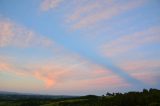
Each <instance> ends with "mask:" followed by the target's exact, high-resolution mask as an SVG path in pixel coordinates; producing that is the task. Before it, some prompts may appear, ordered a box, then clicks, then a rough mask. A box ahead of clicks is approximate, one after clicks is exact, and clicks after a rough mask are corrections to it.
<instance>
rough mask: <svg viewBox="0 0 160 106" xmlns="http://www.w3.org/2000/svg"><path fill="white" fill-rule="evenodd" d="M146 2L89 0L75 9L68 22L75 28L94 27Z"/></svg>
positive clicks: (142, 0) (143, 0)
mask: <svg viewBox="0 0 160 106" xmlns="http://www.w3.org/2000/svg"><path fill="white" fill-rule="evenodd" d="M145 2H146V1H145V0H141V1H128V2H125V3H124V2H117V1H116V2H115V1H111V0H108V1H103V0H102V1H93V2H89V1H88V2H85V3H84V4H83V6H81V7H79V8H76V9H74V11H73V12H72V13H71V15H70V16H69V17H68V18H67V22H68V23H71V28H72V29H74V30H77V29H84V28H87V27H93V26H96V25H97V24H98V23H100V22H104V21H109V20H110V19H112V18H114V17H115V16H117V15H120V14H122V13H125V12H127V11H129V10H132V9H134V8H136V7H139V6H141V5H143V4H144V3H145Z"/></svg>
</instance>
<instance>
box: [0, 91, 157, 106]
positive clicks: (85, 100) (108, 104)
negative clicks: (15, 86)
mask: <svg viewBox="0 0 160 106" xmlns="http://www.w3.org/2000/svg"><path fill="white" fill-rule="evenodd" d="M0 106H160V90H157V89H150V90H146V89H144V90H143V91H142V92H128V93H124V94H122V93H112V94H111V93H107V94H106V95H104V96H94V95H88V96H81V97H73V96H47V95H31V94H30V95H29V94H16V93H13V94H12V93H11V94H10V93H1V94H0Z"/></svg>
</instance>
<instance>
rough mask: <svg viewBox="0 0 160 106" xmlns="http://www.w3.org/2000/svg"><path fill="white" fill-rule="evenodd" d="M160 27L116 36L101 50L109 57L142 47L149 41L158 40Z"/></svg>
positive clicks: (149, 42)
mask: <svg viewBox="0 0 160 106" xmlns="http://www.w3.org/2000/svg"><path fill="white" fill-rule="evenodd" d="M159 34H160V27H158V26H157V27H151V28H148V29H146V30H144V31H139V32H135V33H133V34H130V35H125V36H121V37H118V38H117V39H115V40H113V41H110V42H107V43H106V44H104V45H103V47H102V48H101V50H102V51H103V54H105V55H106V56H109V57H113V56H116V55H120V54H124V53H126V52H128V51H129V50H132V49H134V48H138V47H142V46H145V45H148V44H151V43H156V42H160V36H159Z"/></svg>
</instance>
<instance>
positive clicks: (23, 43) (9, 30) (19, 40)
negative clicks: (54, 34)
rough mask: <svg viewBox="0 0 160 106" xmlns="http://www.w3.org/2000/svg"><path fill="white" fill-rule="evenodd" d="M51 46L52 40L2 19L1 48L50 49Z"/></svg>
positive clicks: (0, 27) (0, 23) (0, 24)
mask: <svg viewBox="0 0 160 106" xmlns="http://www.w3.org/2000/svg"><path fill="white" fill-rule="evenodd" d="M51 45H53V42H52V41H51V40H50V39H48V38H46V37H43V36H41V35H39V34H37V33H35V32H34V31H32V30H30V29H28V28H26V27H24V26H21V25H19V24H16V23H14V22H12V21H11V20H9V19H7V18H0V47H6V46H16V47H31V46H42V47H49V46H51Z"/></svg>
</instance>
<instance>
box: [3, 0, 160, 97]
mask: <svg viewBox="0 0 160 106" xmlns="http://www.w3.org/2000/svg"><path fill="white" fill-rule="evenodd" d="M143 88H158V89H160V1H159V0H0V91H14V92H25V93H39V94H53V95H54V94H55V95H87V94H96V95H102V94H105V93H106V92H107V91H108V92H127V91H132V90H136V91H137V90H142V89H143Z"/></svg>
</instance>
